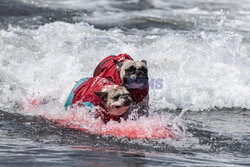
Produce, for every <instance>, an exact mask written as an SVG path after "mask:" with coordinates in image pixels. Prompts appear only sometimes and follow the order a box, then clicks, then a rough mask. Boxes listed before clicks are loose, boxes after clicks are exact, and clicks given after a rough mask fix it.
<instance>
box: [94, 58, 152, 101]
mask: <svg viewBox="0 0 250 167" xmlns="http://www.w3.org/2000/svg"><path fill="white" fill-rule="evenodd" d="M113 59H114V60H117V61H119V62H124V61H126V60H133V59H132V58H131V57H130V56H129V55H128V54H119V55H118V56H113V55H111V56H108V57H106V58H105V59H103V60H102V61H101V62H100V63H99V64H98V65H97V67H96V68H95V71H94V74H93V76H94V77H96V76H100V77H104V78H107V79H108V80H110V81H111V82H113V83H114V84H116V85H121V78H120V75H119V73H118V72H117V69H116V67H115V63H114V61H113ZM128 91H129V93H130V96H131V98H132V100H133V102H136V103H140V102H141V101H142V100H143V99H144V98H146V96H147V95H148V82H145V83H144V85H143V87H142V88H136V89H128Z"/></svg>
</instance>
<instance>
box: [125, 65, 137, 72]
mask: <svg viewBox="0 0 250 167" xmlns="http://www.w3.org/2000/svg"><path fill="white" fill-rule="evenodd" d="M135 70H136V68H135V67H134V66H132V67H129V68H128V69H126V71H127V72H134V71H135Z"/></svg>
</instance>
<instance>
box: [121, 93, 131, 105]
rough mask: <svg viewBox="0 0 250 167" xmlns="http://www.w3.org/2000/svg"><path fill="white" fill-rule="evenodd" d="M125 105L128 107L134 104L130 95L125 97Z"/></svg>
mask: <svg viewBox="0 0 250 167" xmlns="http://www.w3.org/2000/svg"><path fill="white" fill-rule="evenodd" d="M123 103H124V105H125V106H128V105H130V104H131V103H132V98H131V97H130V96H129V95H124V96H123Z"/></svg>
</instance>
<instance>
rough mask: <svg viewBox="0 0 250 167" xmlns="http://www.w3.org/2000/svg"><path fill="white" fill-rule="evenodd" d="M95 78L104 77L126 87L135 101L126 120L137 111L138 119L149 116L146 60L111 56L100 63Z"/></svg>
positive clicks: (125, 56) (121, 55) (123, 55)
mask: <svg viewBox="0 0 250 167" xmlns="http://www.w3.org/2000/svg"><path fill="white" fill-rule="evenodd" d="M93 76H94V77H95V76H100V77H104V78H107V79H108V80H110V81H111V82H113V83H115V84H117V85H121V86H125V87H126V89H127V90H128V91H129V93H130V96H131V98H132V100H133V104H132V105H130V108H129V112H127V115H126V116H125V117H126V118H127V117H128V115H129V114H130V113H131V111H136V115H137V117H139V116H142V115H145V116H148V114H149V112H148V109H149V106H148V101H149V96H148V90H149V86H148V68H147V61H146V60H142V61H134V60H133V59H132V58H131V57H130V56H129V55H127V54H119V55H118V56H112V55H111V56H108V57H106V58H105V59H104V60H102V61H101V62H100V63H99V65H98V66H97V67H96V69H95V71H94V74H93Z"/></svg>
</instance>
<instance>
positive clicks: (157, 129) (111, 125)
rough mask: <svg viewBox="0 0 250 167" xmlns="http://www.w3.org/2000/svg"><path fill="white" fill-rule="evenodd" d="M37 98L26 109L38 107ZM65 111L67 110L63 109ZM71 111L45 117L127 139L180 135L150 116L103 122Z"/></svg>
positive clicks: (61, 123)
mask: <svg viewBox="0 0 250 167" xmlns="http://www.w3.org/2000/svg"><path fill="white" fill-rule="evenodd" d="M40 105H41V104H40V102H39V100H36V99H34V100H31V101H30V102H29V105H28V106H27V107H26V110H27V111H30V110H34V109H35V110H36V109H39V106H40ZM65 112H67V111H65ZM69 112H72V114H70V116H68V117H64V118H55V117H54V118H50V117H49V116H46V117H47V118H49V119H51V120H52V121H55V122H57V123H58V126H63V127H67V128H71V129H77V130H80V131H82V132H84V133H90V134H94V135H104V136H109V137H118V138H128V139H146V140H155V139H156V140H157V139H172V140H179V139H180V136H179V135H178V134H177V132H176V131H174V130H172V129H170V128H168V127H167V126H166V125H163V124H161V123H158V122H157V121H150V118H149V117H148V118H147V119H145V120H146V121H145V120H144V122H143V123H142V122H139V121H133V120H129V121H122V122H117V121H110V122H108V123H107V124H104V123H103V122H102V121H101V120H96V121H93V119H92V120H88V119H86V118H84V117H81V116H79V114H77V112H76V111H74V110H70V111H69Z"/></svg>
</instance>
